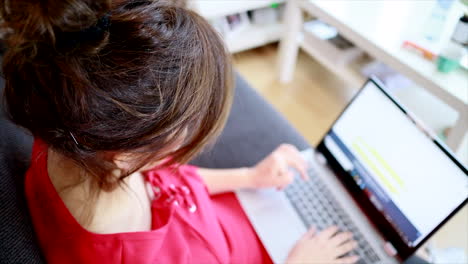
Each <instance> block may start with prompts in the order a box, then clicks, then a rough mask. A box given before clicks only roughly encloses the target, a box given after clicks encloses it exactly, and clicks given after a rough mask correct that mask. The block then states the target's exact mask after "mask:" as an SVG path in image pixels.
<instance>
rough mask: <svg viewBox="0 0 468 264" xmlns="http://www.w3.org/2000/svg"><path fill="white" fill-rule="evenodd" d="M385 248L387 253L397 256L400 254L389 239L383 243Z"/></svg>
mask: <svg viewBox="0 0 468 264" xmlns="http://www.w3.org/2000/svg"><path fill="white" fill-rule="evenodd" d="M383 249H384V251H385V253H387V255H389V256H390V257H395V256H396V255H397V254H398V252H397V250H396V249H395V247H394V246H393V245H392V243H390V242H388V241H387V242H385V244H384V245H383Z"/></svg>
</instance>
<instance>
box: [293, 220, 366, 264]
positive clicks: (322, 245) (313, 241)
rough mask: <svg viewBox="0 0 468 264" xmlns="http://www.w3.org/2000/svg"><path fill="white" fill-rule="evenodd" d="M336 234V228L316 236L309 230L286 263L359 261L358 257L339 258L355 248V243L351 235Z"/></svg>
mask: <svg viewBox="0 0 468 264" xmlns="http://www.w3.org/2000/svg"><path fill="white" fill-rule="evenodd" d="M337 232H338V227H336V226H332V227H329V228H327V229H325V230H323V231H322V232H320V233H318V234H315V228H311V229H310V230H309V231H308V232H307V233H306V234H305V235H304V236H303V237H302V238H301V239H300V240H299V241H298V242H297V244H296V246H295V247H294V248H293V249H292V250H291V252H290V253H289V256H288V259H287V260H286V263H288V264H291V263H317V264H318V263H320V264H322V263H327V264H352V263H356V262H357V261H358V260H359V257H358V256H346V257H341V256H343V255H344V254H346V253H349V252H350V251H351V250H353V249H354V248H356V246H357V242H356V241H354V240H352V234H351V233H349V232H342V233H337Z"/></svg>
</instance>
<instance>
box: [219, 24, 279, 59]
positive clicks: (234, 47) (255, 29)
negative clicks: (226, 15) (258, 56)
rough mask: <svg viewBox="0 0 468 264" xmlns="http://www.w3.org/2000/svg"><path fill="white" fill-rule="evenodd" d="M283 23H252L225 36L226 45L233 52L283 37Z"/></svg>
mask: <svg viewBox="0 0 468 264" xmlns="http://www.w3.org/2000/svg"><path fill="white" fill-rule="evenodd" d="M282 29H283V25H282V24H281V23H275V24H268V25H255V24H251V25H249V26H248V27H246V28H245V29H244V30H242V31H239V32H235V33H233V34H232V35H228V36H225V38H224V39H225V42H226V45H227V47H228V49H229V51H230V52H231V53H236V52H240V51H244V50H248V49H252V48H256V47H260V46H263V45H266V44H269V43H272V42H275V41H278V40H279V39H280V37H281V33H282Z"/></svg>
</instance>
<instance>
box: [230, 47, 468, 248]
mask: <svg viewBox="0 0 468 264" xmlns="http://www.w3.org/2000/svg"><path fill="white" fill-rule="evenodd" d="M276 53H277V46H276V44H272V45H268V46H265V47H261V48H257V49H254V50H250V51H246V52H242V53H238V54H235V55H234V65H235V67H236V70H238V71H239V72H240V73H241V75H242V76H243V77H244V78H246V79H247V81H248V82H249V83H250V84H251V85H252V86H253V87H254V88H255V89H256V90H258V91H259V92H260V94H262V95H263V96H264V97H265V98H266V99H267V100H268V101H269V102H270V103H271V104H273V105H274V106H275V107H276V109H278V110H279V111H280V112H281V113H282V114H284V115H285V116H286V118H287V119H288V120H289V121H290V122H291V123H292V124H293V126H294V127H296V129H298V130H299V132H300V133H301V134H302V135H303V136H304V137H305V138H306V139H307V141H308V142H309V143H310V144H311V145H313V146H316V145H317V143H319V141H320V139H321V138H322V136H323V135H324V134H325V133H326V132H327V130H328V128H329V127H330V126H331V124H332V123H333V121H334V120H335V119H336V118H337V117H338V115H339V114H340V112H341V111H342V110H343V108H344V107H345V106H346V104H347V103H348V102H349V100H350V99H351V98H352V96H353V95H354V94H355V93H356V92H357V91H358V89H359V87H350V86H349V85H347V84H346V83H345V82H343V81H341V80H340V79H339V78H337V77H336V75H334V74H332V73H331V72H329V71H328V70H326V69H325V68H324V67H322V66H321V65H320V64H318V63H317V62H316V61H314V60H313V59H312V58H310V57H309V56H308V55H306V54H305V53H301V54H300V55H299V57H298V63H297V67H296V70H295V72H294V78H293V81H292V82H291V83H289V84H281V83H279V81H278V80H277V73H276ZM467 223H468V208H467V206H465V208H464V209H463V210H462V211H461V212H459V213H458V214H457V215H456V216H455V217H454V218H453V220H451V221H450V222H449V223H447V225H445V226H444V228H442V229H441V230H440V231H439V232H438V233H437V234H436V235H435V236H434V239H432V241H433V244H434V245H435V246H436V247H440V248H445V247H459V248H464V249H465V252H466V254H467V255H468V236H467V235H466V234H468V224H467Z"/></svg>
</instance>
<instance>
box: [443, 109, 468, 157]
mask: <svg viewBox="0 0 468 264" xmlns="http://www.w3.org/2000/svg"><path fill="white" fill-rule="evenodd" d="M459 114H460V116H459V117H458V120H457V122H456V123H455V125H454V126H453V127H452V129H451V130H450V133H449V134H448V136H447V145H448V146H449V147H450V148H451V149H452V150H453V151H454V152H456V151H457V150H458V148H459V147H460V145H461V143H462V141H463V139H464V138H465V136H467V135H466V134H467V131H468V106H467V107H465V111H459Z"/></svg>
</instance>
